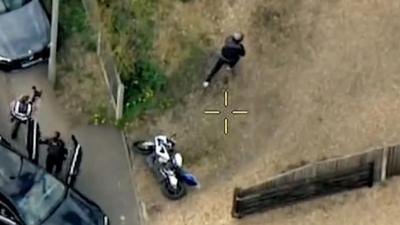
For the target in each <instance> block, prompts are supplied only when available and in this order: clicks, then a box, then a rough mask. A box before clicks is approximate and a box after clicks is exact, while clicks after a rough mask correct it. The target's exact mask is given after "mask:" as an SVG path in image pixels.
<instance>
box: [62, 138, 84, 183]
mask: <svg viewBox="0 0 400 225" xmlns="http://www.w3.org/2000/svg"><path fill="white" fill-rule="evenodd" d="M71 139H72V143H73V150H72V157H70V159H69V162H68V172H67V177H66V184H67V185H68V186H69V187H73V186H74V184H75V181H76V178H77V176H78V175H79V169H80V166H81V162H82V156H83V152H82V146H81V145H80V144H79V142H78V140H77V139H76V137H75V135H72V136H71Z"/></svg>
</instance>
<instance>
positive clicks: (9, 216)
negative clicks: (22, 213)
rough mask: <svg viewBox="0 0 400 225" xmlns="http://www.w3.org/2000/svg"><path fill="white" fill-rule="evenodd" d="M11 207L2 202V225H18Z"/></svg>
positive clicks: (0, 222)
mask: <svg viewBox="0 0 400 225" xmlns="http://www.w3.org/2000/svg"><path fill="white" fill-rule="evenodd" d="M16 218H17V217H16V215H14V212H13V211H12V210H11V209H10V208H9V206H8V205H7V204H5V203H3V202H1V201H0V225H3V224H4V225H17V219H16Z"/></svg>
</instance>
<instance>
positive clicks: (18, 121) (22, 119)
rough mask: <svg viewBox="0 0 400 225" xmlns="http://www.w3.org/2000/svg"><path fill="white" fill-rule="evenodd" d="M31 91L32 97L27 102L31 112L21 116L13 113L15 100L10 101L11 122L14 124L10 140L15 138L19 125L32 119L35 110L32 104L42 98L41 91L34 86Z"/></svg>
mask: <svg viewBox="0 0 400 225" xmlns="http://www.w3.org/2000/svg"><path fill="white" fill-rule="evenodd" d="M32 90H33V95H32V97H31V99H30V100H29V102H28V104H29V105H30V106H31V107H30V108H31V110H29V111H28V113H26V114H24V115H22V114H19V113H16V112H15V105H16V104H17V100H14V101H12V102H11V104H10V115H11V122H13V123H14V125H13V128H12V131H11V138H12V139H16V138H17V136H18V131H19V128H20V126H21V124H26V123H27V122H28V121H29V120H30V119H31V118H32V114H33V112H34V110H35V107H34V104H35V103H36V101H37V100H39V98H40V97H41V96H42V91H39V90H37V89H36V87H35V86H33V87H32Z"/></svg>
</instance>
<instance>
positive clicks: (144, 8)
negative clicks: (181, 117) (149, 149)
mask: <svg viewBox="0 0 400 225" xmlns="http://www.w3.org/2000/svg"><path fill="white" fill-rule="evenodd" d="M97 1H98V3H99V6H100V8H101V13H102V19H103V21H102V22H103V24H104V26H105V27H106V29H107V38H108V40H109V42H110V45H111V48H112V51H113V54H114V57H115V59H116V62H117V67H118V70H119V72H120V74H121V79H122V81H123V82H124V84H125V86H126V89H125V96H124V97H125V106H124V119H123V121H131V120H134V119H135V118H137V117H139V116H141V115H143V114H146V113H155V112H162V111H163V110H165V109H169V108H171V107H172V106H173V105H174V104H176V103H177V102H180V100H181V99H182V98H183V97H184V96H185V95H186V94H187V93H188V92H190V91H191V90H192V89H193V84H195V83H196V82H197V81H198V80H199V77H198V74H199V73H201V71H202V68H203V67H202V62H204V61H205V58H206V52H205V51H204V50H203V49H202V48H201V47H200V46H201V44H202V42H201V41H200V42H199V41H198V40H197V39H196V38H188V37H179V39H178V40H177V41H179V42H182V43H181V44H182V45H183V46H184V47H185V48H184V49H186V50H185V51H184V52H182V59H183V60H182V63H181V65H180V66H179V68H178V69H177V70H176V71H174V72H172V75H171V76H168V79H167V78H166V74H165V68H163V67H162V66H161V64H160V62H159V61H158V59H157V58H155V57H154V56H152V55H151V53H152V50H153V46H154V39H155V35H156V31H157V29H162V28H160V27H157V25H158V24H157V21H156V15H157V12H158V9H159V7H160V5H159V1H158V0H135V1H128V2H129V3H130V4H127V2H126V1H112V0H97ZM183 2H184V1H183ZM196 75H197V76H196Z"/></svg>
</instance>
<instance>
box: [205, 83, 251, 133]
mask: <svg viewBox="0 0 400 225" xmlns="http://www.w3.org/2000/svg"><path fill="white" fill-rule="evenodd" d="M228 104H229V96H228V91H227V90H225V91H224V107H225V108H227V107H228ZM204 113H205V114H211V115H219V114H221V113H222V112H221V111H220V110H205V111H204ZM248 113H249V111H248V110H232V111H231V114H233V115H243V114H248ZM228 123H229V121H228V118H227V116H225V118H224V134H225V135H227V134H228V133H229V131H228V129H229V125H228Z"/></svg>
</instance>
